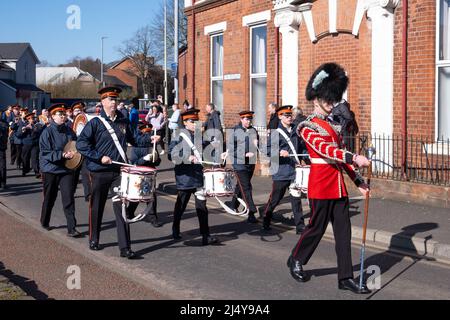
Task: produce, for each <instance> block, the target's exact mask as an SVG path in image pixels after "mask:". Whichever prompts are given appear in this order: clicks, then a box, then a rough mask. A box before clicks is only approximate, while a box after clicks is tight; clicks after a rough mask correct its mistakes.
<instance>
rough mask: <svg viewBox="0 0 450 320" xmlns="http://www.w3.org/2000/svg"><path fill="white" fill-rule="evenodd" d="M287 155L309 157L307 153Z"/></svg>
mask: <svg viewBox="0 0 450 320" xmlns="http://www.w3.org/2000/svg"><path fill="white" fill-rule="evenodd" d="M289 157H309V154H307V153H305V154H290V155H289Z"/></svg>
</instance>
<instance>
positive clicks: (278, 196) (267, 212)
mask: <svg viewBox="0 0 450 320" xmlns="http://www.w3.org/2000/svg"><path fill="white" fill-rule="evenodd" d="M291 183H292V181H290V180H287V181H273V183H272V193H271V194H270V197H269V201H268V202H267V204H266V207H265V208H264V223H265V224H270V221H271V220H272V215H273V211H274V210H275V208H276V207H277V206H278V205H279V204H280V201H281V200H282V199H283V197H284V194H285V193H286V191H287V190H288V189H289V186H290V185H291ZM290 197H291V206H292V212H293V213H294V223H295V226H296V227H297V226H304V225H305V219H304V218H303V208H302V198H301V197H298V198H295V197H293V196H291V195H290Z"/></svg>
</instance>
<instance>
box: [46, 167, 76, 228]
mask: <svg viewBox="0 0 450 320" xmlns="http://www.w3.org/2000/svg"><path fill="white" fill-rule="evenodd" d="M42 182H43V185H44V201H43V202H42V210H41V225H42V226H44V227H48V226H49V224H50V218H51V215H52V209H53V206H54V205H55V201H56V197H57V196H58V187H59V190H60V191H61V200H62V204H63V209H64V214H65V216H66V220H67V230H68V231H69V232H71V231H73V230H74V229H75V227H76V226H77V221H76V219H75V199H74V197H73V192H72V183H73V173H63V174H54V173H43V174H42Z"/></svg>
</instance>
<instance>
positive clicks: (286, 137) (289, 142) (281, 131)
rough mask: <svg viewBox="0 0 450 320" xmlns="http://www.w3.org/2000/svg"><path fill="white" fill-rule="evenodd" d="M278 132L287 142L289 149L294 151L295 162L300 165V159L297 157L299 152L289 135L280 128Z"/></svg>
mask: <svg viewBox="0 0 450 320" xmlns="http://www.w3.org/2000/svg"><path fill="white" fill-rule="evenodd" d="M277 131H278V132H279V133H280V134H281V135H282V136H283V138H284V139H285V140H286V142H287V144H288V145H289V147H290V148H291V150H292V154H293V155H294V156H295V160H296V161H297V163H298V164H300V159H299V158H298V156H297V150H295V148H294V145H293V144H292V141H291V139H289V137H288V135H287V134H286V133H285V132H284V131H283V130H282V129H281V128H278V129H277Z"/></svg>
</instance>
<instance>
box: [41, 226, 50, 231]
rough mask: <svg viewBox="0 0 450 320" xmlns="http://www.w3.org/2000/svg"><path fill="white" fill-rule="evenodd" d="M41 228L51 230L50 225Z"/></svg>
mask: <svg viewBox="0 0 450 320" xmlns="http://www.w3.org/2000/svg"><path fill="white" fill-rule="evenodd" d="M42 228H44V229H45V230H47V231H50V230H52V227H50V226H42Z"/></svg>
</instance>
